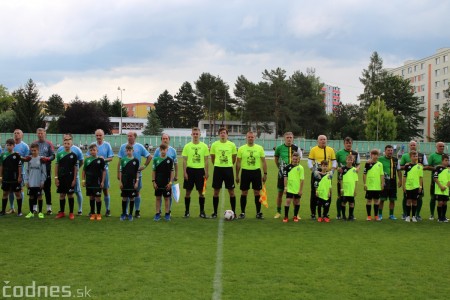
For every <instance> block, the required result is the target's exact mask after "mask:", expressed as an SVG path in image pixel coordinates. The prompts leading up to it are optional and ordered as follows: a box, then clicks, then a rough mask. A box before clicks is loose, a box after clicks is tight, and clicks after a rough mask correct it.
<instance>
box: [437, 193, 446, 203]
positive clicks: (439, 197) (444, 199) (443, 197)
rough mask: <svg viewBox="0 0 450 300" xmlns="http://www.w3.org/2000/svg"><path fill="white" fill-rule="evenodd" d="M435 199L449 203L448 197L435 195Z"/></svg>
mask: <svg viewBox="0 0 450 300" xmlns="http://www.w3.org/2000/svg"><path fill="white" fill-rule="evenodd" d="M434 199H436V201H444V202H447V201H448V196H447V195H434Z"/></svg>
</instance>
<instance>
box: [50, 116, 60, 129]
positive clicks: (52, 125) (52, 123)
mask: <svg viewBox="0 0 450 300" xmlns="http://www.w3.org/2000/svg"><path fill="white" fill-rule="evenodd" d="M47 133H61V132H60V131H59V127H58V120H57V119H56V118H55V117H53V118H52V120H51V121H50V122H49V124H48V127H47Z"/></svg>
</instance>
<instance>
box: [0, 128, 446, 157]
mask: <svg viewBox="0 0 450 300" xmlns="http://www.w3.org/2000/svg"><path fill="white" fill-rule="evenodd" d="M12 137H13V134H12V133H0V143H1V144H2V145H4V143H5V141H6V140H7V139H9V138H12ZM36 139H37V135H36V134H35V133H25V134H24V137H23V141H24V142H25V143H27V144H31V143H32V142H33V141H35V140H36ZM47 139H48V140H50V141H51V142H52V143H53V144H54V145H55V146H58V145H62V141H63V135H62V134H47ZM217 139H218V137H201V138H200V140H201V141H203V142H205V143H206V144H207V145H211V143H212V142H214V141H215V140H217ZM229 139H230V141H232V142H234V143H235V144H236V146H238V147H239V146H241V145H243V144H245V138H244V137H238V138H236V137H230V138H229ZM105 140H106V141H107V142H109V143H110V144H111V146H112V147H113V148H114V149H118V148H119V147H120V145H122V144H123V143H126V142H127V136H126V135H106V136H105ZM94 141H95V136H94V135H93V134H74V135H73V143H74V144H75V145H77V146H82V147H84V146H86V145H89V144H90V143H92V142H94ZM190 141H191V137H190V136H172V137H171V139H170V144H171V145H172V147H174V148H176V149H178V150H181V149H182V148H183V146H184V145H185V144H187V143H189V142H190ZM137 142H138V143H141V144H143V145H145V144H148V145H149V146H150V149H152V148H155V147H157V146H158V145H159V144H160V142H161V137H160V136H138V137H137ZM256 143H258V144H259V145H261V146H263V147H264V149H265V150H266V151H271V150H273V149H274V147H276V146H278V145H281V144H282V143H283V138H282V137H280V138H278V139H256ZM294 143H295V144H296V145H297V146H299V147H300V148H302V149H303V151H304V153H308V152H309V150H310V149H311V148H312V147H314V146H316V145H317V141H316V140H309V139H302V138H301V139H295V140H294ZM408 143H409V142H400V141H354V142H353V149H354V150H356V151H358V152H359V153H361V154H364V153H367V152H369V151H370V150H372V149H379V150H381V151H383V150H384V147H385V146H386V145H392V146H393V147H394V149H395V153H399V152H400V153H402V152H408ZM328 146H330V147H333V148H334V149H335V150H339V149H342V148H344V141H342V140H329V141H328ZM418 149H419V151H421V152H424V153H426V154H430V153H433V152H434V151H435V150H436V147H435V143H434V142H431V143H425V142H423V143H418ZM446 152H447V153H448V146H447V147H446Z"/></svg>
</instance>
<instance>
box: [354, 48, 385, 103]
mask: <svg viewBox="0 0 450 300" xmlns="http://www.w3.org/2000/svg"><path fill="white" fill-rule="evenodd" d="M387 74H388V73H387V71H386V70H385V69H383V59H382V58H381V57H380V56H379V55H378V53H377V52H376V51H375V52H373V53H372V55H371V57H370V63H369V66H368V68H367V69H364V70H363V72H362V77H360V78H359V81H361V83H362V84H363V85H364V92H363V93H362V94H361V95H359V98H358V100H359V101H361V105H362V106H363V107H364V108H365V109H367V108H368V107H369V106H370V105H371V104H372V102H374V101H376V99H377V97H380V96H381V95H382V86H383V84H384V83H383V81H384V78H385V77H386V76H387Z"/></svg>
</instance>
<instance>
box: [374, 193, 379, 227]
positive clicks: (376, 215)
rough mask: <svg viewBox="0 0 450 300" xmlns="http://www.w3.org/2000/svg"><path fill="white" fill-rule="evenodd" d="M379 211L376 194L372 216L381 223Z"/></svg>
mask: <svg viewBox="0 0 450 300" xmlns="http://www.w3.org/2000/svg"><path fill="white" fill-rule="evenodd" d="M379 209H380V195H379V193H378V197H377V198H375V199H374V200H373V215H374V216H375V220H376V221H381V219H380V216H379V215H378V214H379Z"/></svg>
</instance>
